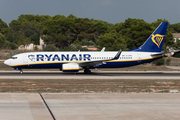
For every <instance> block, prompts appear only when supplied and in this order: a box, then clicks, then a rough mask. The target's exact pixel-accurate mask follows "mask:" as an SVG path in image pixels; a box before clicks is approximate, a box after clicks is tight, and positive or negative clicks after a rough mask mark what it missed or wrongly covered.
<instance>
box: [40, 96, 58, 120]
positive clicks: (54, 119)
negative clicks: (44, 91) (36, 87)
mask: <svg viewBox="0 0 180 120" xmlns="http://www.w3.org/2000/svg"><path fill="white" fill-rule="evenodd" d="M39 95H40V96H41V98H42V100H43V102H44V104H45V105H46V107H47V109H48V111H49V113H50V114H51V116H52V118H53V120H56V118H55V117H54V115H53V113H52V111H51V109H50V108H49V106H48V104H47V103H46V101H45V99H44V98H43V96H42V95H41V93H39Z"/></svg>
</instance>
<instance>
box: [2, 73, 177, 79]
mask: <svg viewBox="0 0 180 120" xmlns="http://www.w3.org/2000/svg"><path fill="white" fill-rule="evenodd" d="M0 79H178V80H179V79H180V71H93V72H92V73H91V74H84V73H83V72H82V71H80V72H79V73H76V74H74V73H63V72H61V71H24V73H23V74H20V73H19V71H0Z"/></svg>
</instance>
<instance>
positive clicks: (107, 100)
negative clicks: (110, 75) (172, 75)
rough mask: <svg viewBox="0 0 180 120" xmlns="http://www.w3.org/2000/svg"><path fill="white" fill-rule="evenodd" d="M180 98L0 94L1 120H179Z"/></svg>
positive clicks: (161, 95) (176, 96)
mask: <svg viewBox="0 0 180 120" xmlns="http://www.w3.org/2000/svg"><path fill="white" fill-rule="evenodd" d="M41 96H42V97H41ZM179 99H180V95H179V94H73V93H69V94H60V93H43V94H42V95H40V94H37V93H0V116H1V119H2V120H132V119H133V120H157V119H161V120H172V119H173V120H179V119H180V115H179V111H180V107H179V106H180V101H179Z"/></svg>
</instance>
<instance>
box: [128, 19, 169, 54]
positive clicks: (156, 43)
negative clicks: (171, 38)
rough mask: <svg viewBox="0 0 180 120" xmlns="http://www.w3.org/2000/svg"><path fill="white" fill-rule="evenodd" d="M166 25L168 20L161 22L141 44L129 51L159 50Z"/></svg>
mask: <svg viewBox="0 0 180 120" xmlns="http://www.w3.org/2000/svg"><path fill="white" fill-rule="evenodd" d="M167 26H168V22H162V23H161V24H160V25H159V26H158V27H157V28H156V30H155V31H154V32H153V33H152V34H151V36H150V37H149V38H148V39H147V40H146V42H145V43H144V44H143V45H142V46H140V47H138V48H136V49H133V50H130V51H141V52H161V49H162V46H163V43H164V39H165V34H166V30H167Z"/></svg>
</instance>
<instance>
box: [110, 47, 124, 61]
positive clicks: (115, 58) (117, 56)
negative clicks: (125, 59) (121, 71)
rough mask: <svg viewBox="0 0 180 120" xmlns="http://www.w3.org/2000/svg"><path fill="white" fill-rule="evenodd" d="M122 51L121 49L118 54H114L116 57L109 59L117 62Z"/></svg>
mask: <svg viewBox="0 0 180 120" xmlns="http://www.w3.org/2000/svg"><path fill="white" fill-rule="evenodd" d="M122 50H123V48H121V49H120V50H119V52H118V53H117V54H116V56H115V57H114V58H113V59H111V60H117V59H118V58H119V56H120V55H121V52H122Z"/></svg>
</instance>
